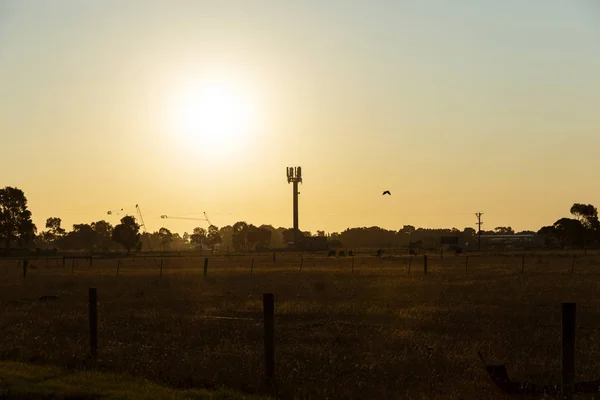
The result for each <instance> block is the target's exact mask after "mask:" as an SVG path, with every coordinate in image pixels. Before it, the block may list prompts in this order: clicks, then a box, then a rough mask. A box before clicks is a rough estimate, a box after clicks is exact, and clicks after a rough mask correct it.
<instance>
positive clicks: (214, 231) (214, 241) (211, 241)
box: [206, 225, 222, 251]
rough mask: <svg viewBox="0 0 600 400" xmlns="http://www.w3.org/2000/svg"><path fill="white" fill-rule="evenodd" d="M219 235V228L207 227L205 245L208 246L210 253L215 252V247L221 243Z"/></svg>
mask: <svg viewBox="0 0 600 400" xmlns="http://www.w3.org/2000/svg"><path fill="white" fill-rule="evenodd" d="M221 240H222V239H221V234H220V233H219V228H217V227H216V226H215V225H211V226H209V227H208V233H207V234H206V242H207V243H206V244H208V245H209V246H210V248H211V249H212V251H215V246H216V245H218V244H220V243H221Z"/></svg>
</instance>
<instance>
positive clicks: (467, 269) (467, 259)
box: [465, 256, 469, 274]
mask: <svg viewBox="0 0 600 400" xmlns="http://www.w3.org/2000/svg"><path fill="white" fill-rule="evenodd" d="M468 273H469V256H467V258H466V259H465V274H468Z"/></svg>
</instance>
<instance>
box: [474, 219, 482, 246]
mask: <svg viewBox="0 0 600 400" xmlns="http://www.w3.org/2000/svg"><path fill="white" fill-rule="evenodd" d="M482 215H483V213H482V212H478V213H475V216H476V217H477V223H476V225H477V227H478V229H477V236H478V243H477V247H478V249H479V251H481V225H482V224H483V222H481V216H482Z"/></svg>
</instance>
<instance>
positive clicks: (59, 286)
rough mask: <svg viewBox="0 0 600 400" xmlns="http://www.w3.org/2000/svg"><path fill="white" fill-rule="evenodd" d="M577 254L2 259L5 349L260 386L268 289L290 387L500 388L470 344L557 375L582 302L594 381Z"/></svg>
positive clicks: (445, 394) (580, 354)
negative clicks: (94, 313) (93, 346)
mask: <svg viewBox="0 0 600 400" xmlns="http://www.w3.org/2000/svg"><path fill="white" fill-rule="evenodd" d="M252 258H254V267H253V268H252V270H251V265H252ZM572 261H573V257H572V255H568V254H565V255H557V254H553V255H552V254H528V255H526V258H525V266H524V268H523V274H522V273H521V270H522V258H521V256H520V255H510V254H507V255H499V256H494V257H492V256H470V257H469V259H468V264H467V260H466V258H465V257H464V256H454V255H452V256H446V257H444V258H443V259H442V258H440V257H439V255H438V256H437V257H434V256H431V257H430V258H429V268H428V274H427V275H424V274H423V261H422V257H417V258H414V259H413V260H412V261H409V258H408V257H394V258H382V259H379V258H376V257H369V256H364V257H358V256H357V257H356V258H355V259H352V258H339V259H336V258H327V257H321V256H316V255H313V256H308V255H304V259H303V261H302V262H301V260H300V257H299V256H297V255H292V254H288V255H285V256H278V258H277V262H276V263H273V262H272V260H271V257H270V256H254V257H235V258H225V257H223V258H218V257H215V258H211V259H210V260H209V269H208V277H207V278H206V279H203V276H202V267H203V259H200V258H165V259H164V261H163V272H162V276H160V264H161V260H160V259H140V258H138V259H124V260H121V261H120V262H119V261H117V260H116V259H114V260H108V259H105V260H94V262H93V266H90V265H88V263H87V262H84V261H83V260H78V261H77V262H76V263H75V264H71V262H70V261H69V263H68V264H67V265H66V266H65V267H62V260H61V261H60V262H59V261H58V260H45V259H40V260H31V261H30V264H32V265H30V268H29V269H28V271H27V277H26V279H23V271H22V268H21V267H19V266H17V261H16V260H3V261H0V332H2V341H0V359H2V360H11V361H18V362H30V363H36V364H50V365H55V366H58V367H61V368H66V369H70V370H90V369H94V370H96V371H107V372H112V373H126V374H131V375H133V376H136V377H140V378H146V379H149V380H152V381H154V382H156V383H159V384H164V385H167V386H169V387H176V388H181V389H186V388H187V389H189V388H206V389H216V388H219V387H223V386H225V387H229V388H232V389H236V390H240V391H243V392H245V393H257V391H258V389H259V386H260V383H261V379H262V377H263V370H264V367H263V359H264V356H263V330H262V329H263V328H262V294H263V293H274V294H275V302H276V303H275V313H276V315H275V324H276V325H275V329H276V363H277V365H276V376H277V380H276V386H277V390H278V394H279V397H281V398H285V399H292V398H298V399H305V398H306V399H308V398H315V399H317V398H319V399H320V398H329V399H375V398H377V399H404V398H406V399H437V398H440V399H442V398H444V399H451V398H456V399H459V398H460V399H482V398H486V399H504V398H506V397H505V395H504V394H503V393H501V392H499V391H498V389H496V388H495V387H494V386H493V385H492V383H491V381H490V379H489V377H488V376H487V375H486V373H485V370H484V368H483V365H482V363H481V361H480V360H479V358H478V356H477V352H478V351H480V352H481V353H482V354H483V355H484V357H485V358H486V360H487V361H489V362H499V363H505V364H507V367H508V371H509V374H510V376H511V378H513V379H516V380H530V381H533V382H535V383H559V382H560V359H559V357H560V345H561V342H560V321H561V315H560V305H561V302H567V301H572V302H576V303H577V323H578V326H577V333H576V380H593V379H598V378H600V361H598V360H600V358H599V357H598V356H599V355H600V335H599V333H600V322H599V321H600V318H599V317H600V299H599V297H598V295H597V294H598V293H599V290H600V257H598V256H596V255H588V256H585V257H584V256H578V258H577V259H576V263H575V266H574V269H573V273H571V267H573V263H572ZM409 262H410V264H411V267H410V268H411V271H410V274H409V272H408V269H409ZM118 264H120V266H119V276H117V265H118ZM301 264H302V270H300V265H301ZM353 264H354V271H353V270H352V269H353V268H352V265H353ZM90 287H95V288H97V290H98V316H99V349H98V360H97V361H94V362H92V361H90V360H89V358H88V356H87V353H88V346H89V337H88V332H89V323H88V302H87V300H88V288H90ZM41 296H58V299H51V300H47V301H40V300H39V298H40V297H41ZM200 398H202V397H200ZM582 398H584V397H582Z"/></svg>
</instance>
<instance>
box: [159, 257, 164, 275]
mask: <svg viewBox="0 0 600 400" xmlns="http://www.w3.org/2000/svg"><path fill="white" fill-rule="evenodd" d="M163 261H164V260H163V259H162V258H161V259H160V276H161V278H162V270H163Z"/></svg>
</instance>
